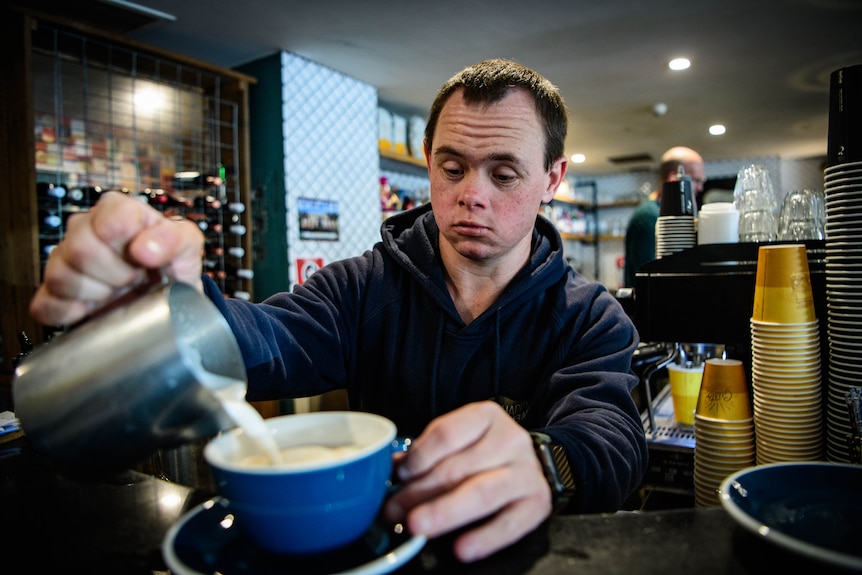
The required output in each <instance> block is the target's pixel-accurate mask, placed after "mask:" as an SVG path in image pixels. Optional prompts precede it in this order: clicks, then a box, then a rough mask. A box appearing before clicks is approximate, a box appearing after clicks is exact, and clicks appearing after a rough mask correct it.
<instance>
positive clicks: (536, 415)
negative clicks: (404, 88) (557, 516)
mask: <svg viewBox="0 0 862 575" xmlns="http://www.w3.org/2000/svg"><path fill="white" fill-rule="evenodd" d="M430 208H431V206H430V205H429V204H426V205H424V206H421V207H419V208H415V209H413V210H409V211H406V212H403V213H401V214H398V215H395V216H392V217H390V218H388V219H386V220H385V221H384V223H383V225H382V228H381V235H382V241H381V242H379V243H377V244H376V245H375V246H374V247H373V249H371V250H370V251H367V252H365V253H364V254H362V255H361V256H358V257H353V258H348V259H345V260H341V261H337V262H333V263H331V264H329V265H327V266H325V267H323V268H322V269H320V270H318V271H317V272H315V273H314V274H313V275H312V276H311V277H310V278H308V280H307V281H306V282H305V283H304V284H303V285H299V286H297V287H296V288H295V290H294V291H293V292H292V293H279V294H276V295H274V296H272V297H270V298H268V299H267V300H265V301H264V302H262V303H260V304H253V303H250V302H247V301H243V300H238V299H231V298H222V296H221V295H220V294H219V292H218V290H217V288H216V286H215V284H214V283H212V282H211V281H208V282H205V289H206V291H207V294H208V295H209V296H210V298H211V299H213V301H215V302H216V304H217V305H218V306H219V307H220V309H221V310H222V313H224V315H225V317H226V318H227V320H228V322H229V323H230V325H231V328H232V329H233V331H234V333H235V334H236V337H237V340H238V342H239V345H240V348H241V350H242V353H243V358H244V360H245V364H246V368H247V373H248V384H249V385H248V396H247V397H248V399H249V400H250V401H260V400H268V399H277V398H285V397H303V396H311V395H317V394H320V393H324V392H326V391H331V390H334V389H346V390H347V393H348V398H349V402H350V408H351V409H355V410H361V411H369V412H374V413H378V414H381V415H384V416H386V417H388V418H390V419H392V420H393V421H394V422H395V423H396V425H397V426H398V431H399V434H401V435H408V436H416V435H418V434H419V433H420V432H421V431H422V429H423V428H424V427H425V426H426V425H427V424H428V423H429V422H430V421H431V420H432V419H433V418H434V417H436V416H438V415H441V414H443V413H446V412H448V411H451V410H453V409H455V408H457V407H460V406H462V405H465V404H467V403H470V402H474V401H482V400H493V401H496V402H498V403H499V404H500V405H502V406H503V407H504V408H505V409H506V410H507V411H508V412H509V413H510V414H511V415H512V416H513V417H514V418H515V419H516V420H517V421H519V422H520V423H521V424H522V425H523V426H524V427H525V428H527V429H530V430H541V431H544V432H545V433H547V434H548V435H550V436H552V437H553V438H554V439H555V440H556V441H557V442H558V443H560V444H561V445H563V446H564V447H565V449H566V452H567V454H568V457H569V461H570V463H571V467H572V472H573V473H574V477H575V481H576V482H577V485H578V490H577V495H576V497H575V500H574V501H573V502H572V503H571V504H570V506H569V509H568V510H569V511H580V512H594V511H613V510H616V509H618V508H619V507H620V505H621V504H622V503H623V502H624V501H625V499H626V498H627V497H628V495H630V494H631V493H632V492H633V491H634V490H635V489H637V487H638V486H639V485H640V482H641V479H642V477H643V474H644V472H645V469H646V464H647V447H646V440H645V437H644V429H643V424H642V422H641V419H640V416H639V414H638V411H637V408H636V407H635V404H634V401H633V400H632V397H631V390H632V389H633V388H634V386H635V385H636V384H637V381H638V380H637V377H636V376H635V375H634V374H633V373H632V371H631V358H632V353H633V352H634V350H635V348H636V347H637V344H638V338H637V332H636V330H635V328H634V326H633V324H632V323H631V321H630V320H629V318H628V316H626V314H625V312H624V311H623V309H622V307H621V306H620V305H619V303H618V302H617V301H616V299H615V298H614V297H613V296H612V295H611V294H610V293H608V291H607V290H606V289H605V288H604V286H602V285H601V284H599V283H596V282H591V281H588V280H587V279H586V278H584V277H583V276H581V275H579V274H578V273H577V272H575V271H574V270H573V269H572V268H571V267H570V266H569V265H568V264H567V263H566V261H565V260H564V258H563V246H562V241H561V239H560V235H559V234H558V233H557V231H556V229H555V228H554V227H553V225H552V224H550V222H548V221H547V220H546V219H544V218H543V217H541V216H539V217H538V218H537V221H536V227H535V230H534V232H533V240H532V250H531V256H530V261H529V263H528V264H527V265H526V266H525V267H524V269H523V270H521V271H520V272H519V273H518V274H517V275H516V276H515V278H514V279H513V280H512V282H511V284H510V285H509V287H508V288H507V289H506V290H505V292H504V293H503V294H501V296H500V297H499V299H498V301H497V302H496V303H495V304H494V305H493V306H491V307H490V308H489V309H487V310H486V311H485V312H484V313H483V314H482V315H481V316H480V317H478V318H476V319H475V320H474V321H473V322H471V323H470V324H469V325H465V324H464V322H463V321H462V320H461V318H460V317H459V315H458V312H457V310H456V309H455V305H454V303H453V301H452V298H451V297H450V296H449V292H448V290H447V288H446V283H445V281H444V276H443V269H442V263H441V260H440V255H439V249H438V228H437V225H436V222H435V220H434V216H433V212H432V211H431V209H430Z"/></svg>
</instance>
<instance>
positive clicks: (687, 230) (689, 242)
mask: <svg viewBox="0 0 862 575" xmlns="http://www.w3.org/2000/svg"><path fill="white" fill-rule="evenodd" d="M696 244H697V231H696V229H695V219H694V216H691V215H682V216H659V217H658V220H657V221H656V224H655V255H656V258H662V257H664V256H668V255H670V254H672V253H674V252H679V251H682V250H684V249H687V248H691V247H694V246H695V245H696Z"/></svg>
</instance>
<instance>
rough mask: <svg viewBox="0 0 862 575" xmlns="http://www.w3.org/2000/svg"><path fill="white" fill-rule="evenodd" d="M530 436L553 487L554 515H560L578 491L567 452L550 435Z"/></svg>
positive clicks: (543, 469) (533, 433)
mask: <svg viewBox="0 0 862 575" xmlns="http://www.w3.org/2000/svg"><path fill="white" fill-rule="evenodd" d="M530 435H531V436H532V438H533V447H534V448H535V449H536V457H538V458H539V462H540V463H541V464H542V471H544V472H545V479H546V480H547V481H548V485H549V486H550V487H551V498H552V502H553V506H554V513H558V512H560V511H562V510H563V509H564V508H565V507H566V506H567V505H568V504H569V501H571V499H572V496H573V495H574V493H575V489H576V485H575V478H574V477H573V476H572V469H571V467H569V459H568V457H567V456H566V451H565V450H564V449H563V448H562V446H560V445H558V444H557V443H555V442H554V440H553V439H552V438H551V436H550V435H548V434H546V433H541V432H538V431H531V432H530Z"/></svg>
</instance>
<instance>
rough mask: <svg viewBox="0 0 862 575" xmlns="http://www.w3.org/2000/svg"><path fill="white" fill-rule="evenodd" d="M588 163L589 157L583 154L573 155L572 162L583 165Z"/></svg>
mask: <svg viewBox="0 0 862 575" xmlns="http://www.w3.org/2000/svg"><path fill="white" fill-rule="evenodd" d="M586 161H587V157H586V156H585V155H583V154H572V162H573V163H575V164H583V163H584V162H586Z"/></svg>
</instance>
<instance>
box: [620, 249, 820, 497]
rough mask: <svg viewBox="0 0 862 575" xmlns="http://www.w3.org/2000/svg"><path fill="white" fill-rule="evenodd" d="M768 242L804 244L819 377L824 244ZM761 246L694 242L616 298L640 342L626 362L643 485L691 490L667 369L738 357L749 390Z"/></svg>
mask: <svg viewBox="0 0 862 575" xmlns="http://www.w3.org/2000/svg"><path fill="white" fill-rule="evenodd" d="M770 243H777V244H780V243H797V244H798V243H804V244H805V246H806V251H807V253H808V263H809V273H810V278H811V287H812V291H813V294H814V304H815V310H816V313H817V317H818V319H819V321H820V338H821V357H822V361H821V365H822V370H823V373H824V375H825V374H826V373H827V369H828V357H829V354H828V339H827V334H826V295H825V294H826V285H825V284H826V278H825V272H826V256H825V242H824V240H805V241H801V242H770ZM761 245H764V244H762V243H735V244H704V245H696V246H693V247H691V248H688V249H685V250H682V251H679V252H675V253H672V254H669V255H667V256H664V257H662V258H660V259H657V260H654V261H652V262H648V263H646V264H644V265H643V266H642V268H641V269H640V271H638V272H637V274H636V276H635V285H634V287H633V288H632V289H630V290H620V292H618V293H617V298H618V299H619V301H620V303H622V305H623V307H624V309H626V311H627V313H628V314H629V316H630V317H631V318H632V320H633V321H634V324H635V326H636V328H637V330H638V333H639V335H640V338H641V341H642V342H644V343H642V344H641V347H640V348H639V349H638V351H637V352H636V353H635V358H634V361H633V364H632V365H633V369H634V371H635V372H636V373H637V374H638V375H639V377H640V380H641V381H640V384H639V386H638V390H639V391H640V394H639V397H638V399H639V400H640V405H642V406H643V409H642V420H643V424H644V431H645V433H646V436H647V443H648V446H649V449H650V465H649V469H648V472H647V476H646V478H645V481H644V486H645V487H647V488H650V489H654V490H659V491H669V492H676V493H682V494H688V493H693V490H694V448H695V438H694V429H693V427H690V426H683V425H680V424H678V423H677V422H676V421H675V420H674V417H673V404H672V401H671V397H670V391H669V387H668V385H667V377H666V369H665V368H666V367H667V366H668V364H670V363H671V362H674V363H678V364H683V365H688V366H697V365H699V364H701V363H702V362H703V361H705V360H706V359H709V358H710V357H726V358H731V359H738V360H741V361H742V362H743V364H744V366H745V371H746V378H747V381H748V382H749V386H750V385H751V355H752V354H751V327H750V319H751V315H752V309H753V302H754V287H755V280H756V275H757V259H758V250H759V247H760V246H761ZM662 376H664V377H662Z"/></svg>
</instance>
